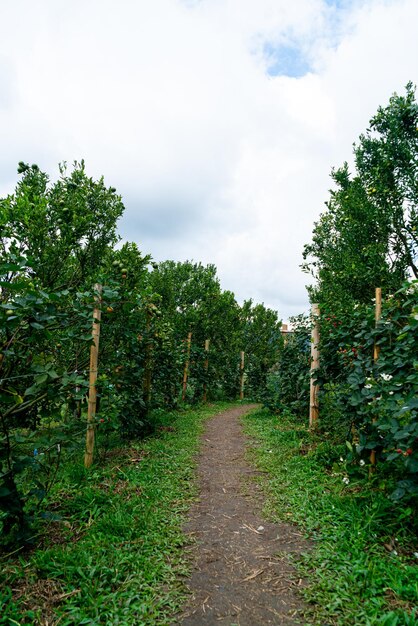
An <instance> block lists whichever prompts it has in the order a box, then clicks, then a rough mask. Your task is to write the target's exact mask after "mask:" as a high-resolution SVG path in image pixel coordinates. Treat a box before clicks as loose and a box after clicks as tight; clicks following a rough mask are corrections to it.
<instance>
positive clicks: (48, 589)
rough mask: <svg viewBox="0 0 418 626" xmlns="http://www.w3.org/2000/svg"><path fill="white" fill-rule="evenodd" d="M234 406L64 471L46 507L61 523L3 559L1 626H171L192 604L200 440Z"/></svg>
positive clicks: (201, 412)
mask: <svg viewBox="0 0 418 626" xmlns="http://www.w3.org/2000/svg"><path fill="white" fill-rule="evenodd" d="M231 406H233V405H231V403H228V404H226V403H216V404H215V405H212V406H206V407H200V408H198V409H194V410H188V411H185V412H183V413H181V414H176V415H174V416H173V415H171V416H170V415H167V416H165V418H163V422H162V426H161V428H160V432H159V435H158V436H153V437H150V438H149V439H147V440H145V441H142V442H139V443H135V444H132V445H130V446H129V447H128V448H126V447H123V448H118V449H113V450H109V451H108V452H107V454H106V456H105V458H104V459H102V461H101V462H100V464H97V465H95V466H93V468H91V470H89V471H86V470H84V468H83V467H82V465H81V464H82V459H81V456H82V455H80V460H79V463H78V462H77V463H76V464H74V463H71V462H70V461H68V462H67V463H65V464H64V466H63V467H62V469H61V472H60V477H59V480H58V481H57V482H56V484H55V485H54V487H53V489H52V491H51V493H50V494H49V498H48V499H49V502H48V507H49V510H50V511H53V512H54V514H56V516H57V517H58V518H59V521H55V522H50V523H49V525H47V526H44V527H43V529H42V530H43V533H42V534H41V535H40V538H39V539H40V544H39V545H38V546H37V547H36V548H34V549H32V550H31V551H30V552H27V553H19V552H17V553H16V554H14V555H8V556H6V557H5V556H3V557H1V558H0V606H1V611H0V624H1V625H7V626H11V625H24V624H25V625H26V624H31V625H34V624H36V625H39V626H46V625H48V626H54V625H58V624H59V625H60V626H70V625H74V624H77V626H81V625H85V624H90V625H93V624H94V625H96V624H97V625H98V624H109V625H110V624H111V625H112V626H133V625H135V626H143V625H144V626H148V625H149V626H151V625H153V626H154V625H164V624H166V625H168V624H172V616H173V615H174V614H175V612H176V611H177V610H178V609H179V607H180V606H181V604H182V602H183V601H184V599H185V588H184V585H183V584H182V583H181V581H180V582H179V580H180V577H181V575H182V574H187V565H186V562H185V558H184V556H185V555H184V542H185V537H184V535H183V533H182V530H181V527H182V523H183V521H184V517H185V513H186V512H187V510H188V508H189V506H190V504H191V501H192V499H193V498H194V497H195V496H196V485H195V482H194V476H195V455H196V452H197V450H198V446H199V435H200V434H201V432H202V429H203V424H204V421H205V420H206V419H207V418H209V417H210V416H212V415H214V414H215V413H218V412H219V411H221V410H224V409H226V408H230V407H231ZM164 424H165V425H164Z"/></svg>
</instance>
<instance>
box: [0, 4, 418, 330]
mask: <svg viewBox="0 0 418 626" xmlns="http://www.w3.org/2000/svg"><path fill="white" fill-rule="evenodd" d="M0 23H1V26H2V28H1V30H2V34H1V38H0V141H1V149H0V194H1V195H4V194H6V193H10V192H12V191H13V189H14V187H15V184H16V181H17V174H16V165H17V162H18V161H19V160H23V161H27V162H30V163H37V164H38V165H39V166H40V167H41V169H43V170H44V171H47V172H48V173H49V174H50V175H51V177H53V178H54V177H56V176H57V173H58V167H57V164H58V163H59V162H60V161H63V160H66V161H68V162H69V163H71V162H72V161H74V160H80V159H82V158H84V159H85V161H86V168H87V173H88V174H89V175H91V176H94V177H98V176H100V175H102V174H103V175H104V176H105V180H106V182H107V184H108V185H112V186H114V187H116V188H117V190H118V192H119V193H121V194H122V196H123V199H124V203H125V207H126V211H125V215H124V217H123V220H122V222H121V224H120V232H121V235H122V237H123V238H124V239H127V240H130V241H136V242H137V243H138V245H139V247H140V249H141V250H143V251H144V253H151V254H152V256H153V257H154V259H155V260H157V261H161V260H165V259H175V260H179V261H182V260H187V259H188V260H190V259H193V260H195V261H202V262H203V263H214V264H215V265H216V266H217V268H218V273H219V276H220V279H221V283H222V287H223V288H224V289H230V290H232V291H233V292H234V293H235V294H236V296H237V298H238V300H239V301H242V300H243V299H248V298H253V300H254V301H256V302H264V303H265V304H266V305H268V306H270V307H272V308H274V309H277V310H278V311H279V314H280V316H281V317H283V318H284V319H287V318H288V316H289V315H293V314H297V313H300V312H302V311H304V310H307V307H308V303H307V295H306V289H305V285H306V283H307V281H308V278H307V277H306V275H304V274H302V272H301V271H300V269H299V265H300V263H301V262H302V256H301V255H302V249H303V245H304V244H305V243H307V242H308V241H309V240H310V236H311V233H312V227H313V222H314V221H315V220H316V219H318V217H319V214H320V213H321V211H322V210H323V207H324V202H325V200H326V199H327V197H328V189H329V187H330V186H331V180H330V178H329V174H330V170H331V167H333V166H339V165H341V164H342V162H343V161H344V160H348V161H350V159H351V153H352V144H353V142H354V141H356V139H357V138H358V136H359V134H360V133H361V132H363V131H364V130H365V129H366V127H367V124H368V121H369V119H370V117H371V116H372V115H373V114H374V113H375V111H376V109H377V107H378V106H379V104H382V105H385V104H386V103H387V101H388V99H389V97H390V95H391V94H392V93H393V92H394V91H398V92H403V90H404V87H405V85H406V83H407V82H408V81H409V80H412V81H413V82H414V83H416V82H418V1H417V0H363V1H362V0H292V1H291V0H71V1H68V0H36V1H34V0H0Z"/></svg>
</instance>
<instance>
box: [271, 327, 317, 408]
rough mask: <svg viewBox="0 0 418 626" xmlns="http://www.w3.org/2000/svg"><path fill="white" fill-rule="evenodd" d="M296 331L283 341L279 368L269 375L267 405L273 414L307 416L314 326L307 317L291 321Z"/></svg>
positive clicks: (273, 368) (274, 367) (277, 366)
mask: <svg viewBox="0 0 418 626" xmlns="http://www.w3.org/2000/svg"><path fill="white" fill-rule="evenodd" d="M290 323H291V327H292V332H291V333H288V334H286V335H285V337H283V338H281V342H280V346H281V347H280V350H279V354H278V357H277V360H276V363H275V365H274V366H273V367H272V368H271V369H270V371H269V373H268V374H267V381H266V386H265V390H264V393H263V402H264V405H265V406H266V407H268V408H269V409H270V410H272V411H289V410H290V411H293V412H294V413H296V414H297V415H301V416H303V415H306V414H307V411H308V406H309V367H310V358H311V357H310V352H311V342H310V329H311V323H310V321H309V320H308V318H307V317H306V316H304V315H299V316H297V317H292V318H291V319H290Z"/></svg>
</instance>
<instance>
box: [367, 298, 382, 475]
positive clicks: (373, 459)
mask: <svg viewBox="0 0 418 626" xmlns="http://www.w3.org/2000/svg"><path fill="white" fill-rule="evenodd" d="M381 317H382V289H381V287H376V304H375V312H374V319H375V324H376V326H377V325H378V324H379V322H380V318H381ZM379 354H380V346H378V345H377V343H376V341H375V342H374V348H373V360H374V362H375V363H376V362H377V361H378V359H379ZM375 421H376V418H374V419H373V423H374V422H375ZM375 468H376V450H372V451H371V452H370V472H369V475H370V474H373V472H374V470H375Z"/></svg>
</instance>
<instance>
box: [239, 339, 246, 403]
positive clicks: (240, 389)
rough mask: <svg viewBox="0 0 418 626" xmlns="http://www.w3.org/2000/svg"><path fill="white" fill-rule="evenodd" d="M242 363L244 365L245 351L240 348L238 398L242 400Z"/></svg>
mask: <svg viewBox="0 0 418 626" xmlns="http://www.w3.org/2000/svg"><path fill="white" fill-rule="evenodd" d="M244 365H245V352H244V351H243V350H241V358H240V365H239V369H240V375H239V399H240V400H244Z"/></svg>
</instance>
